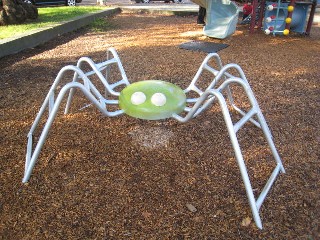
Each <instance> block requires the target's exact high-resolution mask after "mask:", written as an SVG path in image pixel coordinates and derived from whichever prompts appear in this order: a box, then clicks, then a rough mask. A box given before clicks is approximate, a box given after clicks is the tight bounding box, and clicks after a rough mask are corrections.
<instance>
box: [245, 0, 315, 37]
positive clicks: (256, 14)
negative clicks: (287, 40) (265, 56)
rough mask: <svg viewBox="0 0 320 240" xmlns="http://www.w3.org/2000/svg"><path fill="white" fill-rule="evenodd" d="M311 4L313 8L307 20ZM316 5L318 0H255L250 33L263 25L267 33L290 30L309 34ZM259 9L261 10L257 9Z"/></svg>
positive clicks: (282, 33) (284, 32)
mask: <svg viewBox="0 0 320 240" xmlns="http://www.w3.org/2000/svg"><path fill="white" fill-rule="evenodd" d="M310 5H311V10H310V13H309V18H308V21H307V15H308V11H309V6H310ZM316 6H317V0H312V1H311V2H296V1H295V0H291V1H290V3H288V2H282V1H281V0H278V1H277V2H266V1H265V0H262V1H261V2H259V1H258V0H254V1H253V9H254V10H253V12H252V16H251V22H250V33H253V32H254V29H255V27H256V26H257V29H261V28H262V25H263V30H264V31H265V33H266V34H267V35H269V34H273V35H288V34H289V33H290V32H296V33H304V34H306V35H309V34H310V31H311V26H312V23H313V18H314V14H315V8H316ZM258 9H259V11H257V10H258ZM263 15H264V16H263ZM262 22H263V23H262ZM306 25H307V26H306ZM305 26H306V27H305Z"/></svg>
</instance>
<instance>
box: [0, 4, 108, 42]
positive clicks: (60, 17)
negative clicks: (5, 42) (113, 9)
mask: <svg viewBox="0 0 320 240" xmlns="http://www.w3.org/2000/svg"><path fill="white" fill-rule="evenodd" d="M102 9H105V7H97V6H78V7H46V8H38V12H39V17H38V19H36V20H33V21H28V22H25V23H24V24H19V25H9V26H0V39H5V38H9V37H14V36H16V35H19V34H23V33H25V32H27V31H30V30H34V29H38V28H42V27H46V26H49V25H52V24H56V23H59V22H62V21H66V20H69V19H72V18H74V17H77V16H81V15H84V14H87V13H92V12H96V11H99V10H102Z"/></svg>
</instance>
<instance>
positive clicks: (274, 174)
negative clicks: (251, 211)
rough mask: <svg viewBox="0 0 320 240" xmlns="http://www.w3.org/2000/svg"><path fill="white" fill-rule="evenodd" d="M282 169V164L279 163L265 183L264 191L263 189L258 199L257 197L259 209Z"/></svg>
mask: <svg viewBox="0 0 320 240" xmlns="http://www.w3.org/2000/svg"><path fill="white" fill-rule="evenodd" d="M280 169H281V165H280V164H278V165H277V166H276V167H275V169H274V170H273V172H272V174H271V176H270V178H269V179H268V181H267V183H266V185H265V186H264V188H263V189H262V191H261V193H260V195H259V197H258V199H257V208H258V210H259V209H260V207H261V205H262V203H263V201H264V199H265V198H266V196H267V194H268V192H269V190H270V189H271V187H272V185H273V183H274V181H275V180H276V178H277V176H278V174H279V171H280Z"/></svg>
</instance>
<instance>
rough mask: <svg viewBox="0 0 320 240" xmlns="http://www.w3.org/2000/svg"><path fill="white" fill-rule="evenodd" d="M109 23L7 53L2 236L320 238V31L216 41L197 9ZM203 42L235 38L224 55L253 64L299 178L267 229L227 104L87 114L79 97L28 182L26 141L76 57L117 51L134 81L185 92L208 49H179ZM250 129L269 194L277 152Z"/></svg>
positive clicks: (282, 180)
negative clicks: (187, 116)
mask: <svg viewBox="0 0 320 240" xmlns="http://www.w3.org/2000/svg"><path fill="white" fill-rule="evenodd" d="M106 21H107V23H108V29H107V30H106V31H102V32H94V31H92V30H90V29H88V28H85V29H80V30H77V31H75V32H72V33H68V34H65V35H61V36H59V37H57V38H55V39H54V40H52V41H49V42H47V43H46V44H43V45H40V46H38V47H35V48H33V49H29V50H25V51H23V52H20V53H17V54H15V55H10V56H6V57H4V58H1V59H0V69H1V70H0V72H1V74H0V83H1V87H0V109H1V110H0V116H1V117H0V143H1V146H2V147H1V150H0V159H1V162H0V239H9V240H10V239H319V238H320V229H319V226H320V221H319V219H320V211H319V209H320V201H319V194H320V188H319V182H320V166H319V143H320V137H319V136H320V132H319V117H320V116H319V114H320V112H319V109H320V108H319V95H320V94H319V79H320V69H319V62H320V54H319V51H320V50H319V46H320V28H319V26H314V27H313V28H312V31H311V36H310V37H305V36H300V35H290V36H287V37H280V36H279V37H273V36H267V35H265V34H264V33H263V32H262V31H261V32H256V33H254V34H251V35H250V34H249V33H248V26H244V25H239V26H238V27H237V29H236V32H235V34H234V35H232V36H231V37H229V38H227V39H224V40H218V39H210V38H207V37H205V36H203V34H202V28H201V27H199V26H197V25H196V17H195V16H187V17H179V16H173V15H171V16H168V15H161V14H133V13H131V14H130V13H122V14H118V15H115V16H112V17H109V18H106ZM192 40H201V41H208V42H214V43H223V44H228V45H229V46H228V47H227V48H225V49H223V50H221V51H219V52H218V53H219V55H220V57H221V58H222V60H223V62H224V64H226V63H237V64H239V65H240V66H241V67H242V69H243V70H244V72H245V74H246V77H247V79H248V81H249V83H250V84H251V87H252V89H253V91H254V93H255V96H256V98H257V100H258V102H259V104H260V107H261V109H262V111H263V113H264V116H265V118H266V120H267V122H268V124H269V127H270V129H271V131H272V134H273V136H274V141H275V144H276V146H277V148H278V150H279V153H280V155H281V157H282V160H283V164H284V167H285V169H286V174H280V176H279V177H278V178H277V180H276V182H275V184H274V186H273V187H272V189H271V191H270V193H269V195H268V196H267V199H266V201H265V202H264V204H263V206H262V208H261V210H260V213H261V218H262V222H263V229H262V230H258V229H257V227H256V226H255V224H254V222H253V220H252V215H251V211H250V207H249V206H248V201H247V197H246V193H245V189H244V186H243V184H242V182H241V180H240V179H241V178H240V172H239V168H238V166H237V164H236V161H235V158H234V154H233V150H232V147H231V144H230V140H229V137H228V134H227V130H226V127H225V124H224V121H223V117H222V114H221V111H220V109H219V107H218V106H217V105H213V107H212V108H211V109H209V110H208V111H207V112H206V113H204V114H202V115H200V116H198V117H197V118H196V119H193V120H191V121H189V122H188V123H185V124H181V123H178V122H176V121H175V120H172V119H171V120H161V121H145V120H138V119H135V118H132V117H129V116H125V115H124V116H120V117H115V118H107V117H103V116H102V115H101V114H100V113H99V112H98V111H97V110H96V109H95V108H93V107H89V108H85V109H83V110H81V111H80V110H78V109H79V108H81V107H82V106H84V105H85V103H86V101H85V99H84V98H82V97H81V94H78V95H80V97H79V96H78V97H77V98H75V99H74V102H73V105H72V109H71V114H69V115H66V116H63V115H62V109H61V114H59V116H58V118H57V119H56V120H55V122H54V125H53V128H52V129H51V131H50V133H49V137H48V139H47V141H46V144H45V147H44V149H43V151H42V153H41V155H40V156H39V161H38V163H37V165H36V168H35V169H34V172H33V175H32V177H31V179H30V181H29V182H28V183H27V184H22V183H21V180H22V176H23V171H24V162H25V152H26V142H27V138H26V136H27V134H28V131H29V130H30V126H31V125H32V123H33V121H34V118H35V116H36V114H37V112H38V111H39V108H40V106H41V104H42V102H43V100H44V98H45V96H46V94H47V92H48V90H49V88H50V86H51V83H52V82H53V80H54V79H55V77H56V75H57V73H58V71H59V70H60V69H61V68H62V67H63V66H65V65H68V64H75V63H76V61H77V60H78V59H79V58H80V57H82V56H89V57H91V58H92V59H93V60H94V61H96V62H99V61H102V60H104V59H105V57H106V56H105V50H106V49H107V48H108V47H115V48H116V49H117V51H118V53H119V56H120V58H121V61H122V63H123V66H124V69H125V70H126V73H127V76H128V77H129V80H130V81H131V82H136V81H139V80H146V79H158V80H165V81H168V82H171V83H174V84H176V85H178V86H180V87H181V88H183V89H184V88H185V87H187V85H188V84H189V83H190V81H191V79H192V78H193V76H194V75H195V73H196V71H197V69H198V68H199V66H200V64H201V62H202V60H203V59H204V58H205V56H206V53H204V52H197V51H189V50H185V49H181V48H179V45H180V44H182V43H185V42H188V41H192ZM246 126H247V127H246V128H245V129H243V130H241V131H240V132H239V133H238V135H239V137H241V138H240V139H241V141H240V144H241V148H242V150H243V151H244V152H245V158H246V161H247V165H248V171H249V174H250V177H251V179H252V182H253V188H254V189H255V191H256V192H257V194H258V193H259V192H260V191H261V187H262V186H263V185H264V183H265V181H266V180H267V177H268V176H269V174H270V171H271V169H272V166H271V163H273V161H272V159H271V157H268V150H267V147H266V146H265V144H264V142H263V141H261V138H259V137H258V138H257V135H258V134H259V132H258V131H256V129H255V128H252V127H251V125H250V124H247V125H246ZM258 136H259V135H258ZM182 140H183V141H182ZM266 156H267V157H266ZM190 205H191V206H192V207H195V208H196V211H194V208H191V207H190ZM186 206H189V208H188V207H186ZM191 210H192V211H191Z"/></svg>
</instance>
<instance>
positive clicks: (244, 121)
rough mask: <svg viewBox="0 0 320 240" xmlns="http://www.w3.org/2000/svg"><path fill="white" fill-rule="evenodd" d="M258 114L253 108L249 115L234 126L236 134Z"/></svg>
mask: <svg viewBox="0 0 320 240" xmlns="http://www.w3.org/2000/svg"><path fill="white" fill-rule="evenodd" d="M256 113H257V112H256V109H255V108H252V109H251V110H250V111H249V112H248V113H247V114H245V115H244V116H243V117H242V118H241V119H240V120H239V121H238V122H237V123H236V124H235V125H234V131H235V132H238V131H239V129H240V128H241V127H242V126H243V125H244V124H245V123H246V122H248V121H249V120H250V119H251V118H252V117H253V115H255V114H256Z"/></svg>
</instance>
